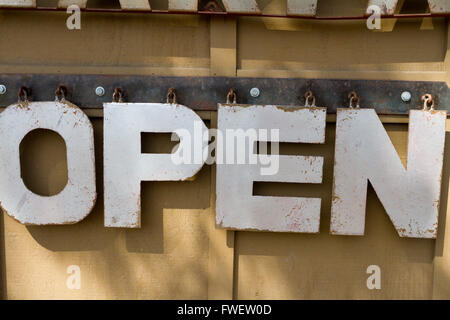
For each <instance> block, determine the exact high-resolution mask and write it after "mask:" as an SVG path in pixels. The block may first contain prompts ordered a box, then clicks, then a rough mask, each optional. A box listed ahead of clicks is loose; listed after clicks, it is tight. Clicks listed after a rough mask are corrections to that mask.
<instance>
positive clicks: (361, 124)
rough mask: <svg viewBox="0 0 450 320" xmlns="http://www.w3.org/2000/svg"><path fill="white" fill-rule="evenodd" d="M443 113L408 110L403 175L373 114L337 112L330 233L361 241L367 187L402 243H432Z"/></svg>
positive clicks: (373, 111)
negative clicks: (423, 240) (425, 240)
mask: <svg viewBox="0 0 450 320" xmlns="http://www.w3.org/2000/svg"><path fill="white" fill-rule="evenodd" d="M445 121H446V111H422V110H411V111H410V115H409V136H408V156H407V169H405V167H404V166H403V164H402V162H401V160H400V158H399V156H398V154H397V152H396V150H395V148H394V146H393V144H392V142H391V140H390V139H389V136H388V134H387V132H386V130H385V129H384V127H383V125H382V123H381V121H380V119H379V118H378V116H377V114H376V112H375V110H373V109H338V111H337V122H336V148H335V163H334V183H333V201H332V208H331V233H332V234H344V235H364V225H365V209H366V195H367V182H368V181H370V183H371V184H372V186H373V188H374V189H375V192H376V194H377V196H378V198H379V199H380V201H381V203H382V204H383V206H384V208H385V210H386V212H387V214H388V216H389V217H390V219H391V221H392V223H393V224H394V226H395V228H396V229H397V232H398V234H399V235H400V236H401V237H414V238H436V232H437V224H438V212H439V198H440V188H441V174H442V165H443V151H444V142H445Z"/></svg>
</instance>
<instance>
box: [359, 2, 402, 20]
mask: <svg viewBox="0 0 450 320" xmlns="http://www.w3.org/2000/svg"><path fill="white" fill-rule="evenodd" d="M397 3H398V0H369V3H368V4H367V10H366V14H371V13H372V12H371V11H370V10H369V7H370V6H373V5H375V6H378V7H379V8H380V10H381V15H388V16H392V15H393V14H394V13H395V9H396V8H397Z"/></svg>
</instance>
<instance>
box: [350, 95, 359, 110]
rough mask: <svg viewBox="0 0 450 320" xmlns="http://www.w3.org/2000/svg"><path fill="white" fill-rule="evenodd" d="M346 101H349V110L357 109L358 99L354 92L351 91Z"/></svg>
mask: <svg viewBox="0 0 450 320" xmlns="http://www.w3.org/2000/svg"><path fill="white" fill-rule="evenodd" d="M348 99H349V101H350V106H349V108H350V109H353V108H359V97H358V94H357V93H356V92H355V91H352V92H350V93H349V94H348Z"/></svg>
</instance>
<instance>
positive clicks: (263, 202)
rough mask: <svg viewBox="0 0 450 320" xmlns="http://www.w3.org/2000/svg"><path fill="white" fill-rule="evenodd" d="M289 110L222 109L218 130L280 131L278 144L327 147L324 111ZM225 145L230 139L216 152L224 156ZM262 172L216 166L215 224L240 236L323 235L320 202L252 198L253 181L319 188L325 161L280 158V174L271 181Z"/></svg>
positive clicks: (238, 166) (243, 166)
mask: <svg viewBox="0 0 450 320" xmlns="http://www.w3.org/2000/svg"><path fill="white" fill-rule="evenodd" d="M288 110H289V109H285V108H283V107H277V106H270V105H269V106H261V105H259V106H258V105H252V106H241V105H221V104H219V106H218V128H219V130H221V131H225V130H226V129H243V130H248V129H268V130H270V129H279V130H280V131H279V141H280V142H296V143H324V142H325V120H326V109H325V108H293V109H290V110H289V111H288ZM270 140H271V139H268V141H270ZM260 141H261V140H260ZM224 145H226V137H224V139H223V141H222V142H221V140H218V143H217V148H218V150H224ZM253 147H254V145H253V144H252V143H250V148H251V149H252V150H253ZM225 152H226V151H225ZM225 157H226V155H225ZM269 157H274V155H269ZM260 168H261V164H217V176H216V183H217V187H216V192H217V204H216V224H217V225H218V226H219V227H222V228H228V229H237V230H258V231H278V232H311V233H313V232H319V221H320V205H321V199H320V198H301V197H299V198H294V197H265V196H253V195H252V194H253V182H254V181H267V182H269V181H270V182H296V183H321V182H322V168H323V157H313V156H286V155H281V156H279V172H278V173H277V174H275V175H270V176H268V175H264V176H263V175H261V174H260Z"/></svg>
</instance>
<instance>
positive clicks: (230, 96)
mask: <svg viewBox="0 0 450 320" xmlns="http://www.w3.org/2000/svg"><path fill="white" fill-rule="evenodd" d="M232 103H233V104H235V103H236V92H234V89H230V91H228V94H227V104H232Z"/></svg>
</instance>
